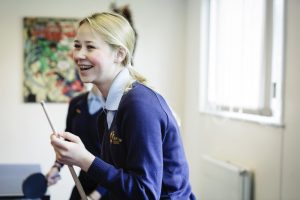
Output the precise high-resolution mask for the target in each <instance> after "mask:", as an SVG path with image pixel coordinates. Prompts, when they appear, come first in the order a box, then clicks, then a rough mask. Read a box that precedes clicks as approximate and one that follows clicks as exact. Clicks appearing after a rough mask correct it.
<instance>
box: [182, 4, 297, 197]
mask: <svg viewBox="0 0 300 200" xmlns="http://www.w3.org/2000/svg"><path fill="white" fill-rule="evenodd" d="M200 3H201V1H199V0H189V1H188V12H187V13H188V16H187V22H188V28H187V30H188V32H187V55H186V60H187V62H186V67H187V68H186V77H185V78H186V88H185V91H186V92H185V95H184V96H185V97H186V98H185V108H184V124H185V126H184V133H185V136H186V138H185V139H186V140H185V144H186V147H187V148H188V155H189V159H190V166H191V174H192V175H197V176H192V177H191V178H192V185H193V187H194V191H196V194H197V196H198V197H201V190H202V188H203V182H202V179H201V177H202V171H201V169H202V168H201V167H202V165H201V155H203V154H209V155H213V156H216V157H219V158H221V159H228V160H232V161H234V162H238V163H240V164H242V165H245V166H248V167H250V168H251V169H253V170H254V172H255V185H254V190H255V194H254V198H255V200H279V199H281V200H299V199H300V191H299V185H300V173H299V169H300V157H299V156H298V152H300V146H299V141H300V132H299V130H300V123H299V118H300V105H299V102H300V90H299V85H300V79H299V75H300V71H299V69H300V68H299V63H300V62H299V61H300V60H299V52H300V47H299V44H300V40H299V35H300V24H299V20H298V19H300V13H299V10H300V1H298V0H287V9H286V10H287V14H286V15H287V26H286V28H287V39H286V42H287V44H286V51H287V55H286V65H285V67H286V69H285V73H286V75H285V79H286V81H285V82H286V84H285V87H284V88H285V95H284V98H285V99H284V101H285V104H284V107H285V110H284V118H285V119H284V124H285V128H274V127H269V126H263V125H260V124H255V123H250V122H243V121H238V120H228V119H223V118H216V117H212V116H210V115H204V114H200V113H199V112H198V109H197V105H198V100H199V98H198V95H199V94H198V91H199V90H198V89H199V86H198V85H199V78H200V76H199V63H200V60H199V59H200V58H199V55H200V53H199V38H200V35H201V30H200V20H199V19H200V13H201V11H200Z"/></svg>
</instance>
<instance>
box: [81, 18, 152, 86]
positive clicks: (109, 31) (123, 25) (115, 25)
mask: <svg viewBox="0 0 300 200" xmlns="http://www.w3.org/2000/svg"><path fill="white" fill-rule="evenodd" d="M86 23H87V24H89V25H90V26H91V28H92V29H93V30H95V31H96V32H97V33H99V34H100V35H101V37H102V38H103V40H104V41H105V42H106V43H107V44H109V45H110V46H111V47H112V48H114V49H116V48H120V47H121V48H123V49H125V51H126V56H125V58H124V60H123V61H122V65H123V66H124V67H127V68H128V70H129V73H130V75H131V76H132V78H133V79H134V80H137V81H138V82H140V83H142V84H145V83H146V82H147V80H146V78H145V77H144V76H142V75H141V74H140V73H138V72H137V71H136V70H135V69H133V67H132V66H131V59H132V54H133V51H134V47H135V42H136V38H135V32H134V30H133V28H132V26H131V25H130V23H129V22H128V21H127V19H126V18H125V17H123V16H122V15H119V14H117V13H111V12H101V13H94V14H92V15H91V16H89V17H86V18H84V19H83V20H81V21H80V22H79V26H81V25H82V24H86Z"/></svg>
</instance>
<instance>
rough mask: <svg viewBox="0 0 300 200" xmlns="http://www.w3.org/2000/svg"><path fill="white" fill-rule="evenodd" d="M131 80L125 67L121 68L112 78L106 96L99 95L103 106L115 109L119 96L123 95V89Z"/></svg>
mask: <svg viewBox="0 0 300 200" xmlns="http://www.w3.org/2000/svg"><path fill="white" fill-rule="evenodd" d="M130 80H131V76H130V74H129V71H128V69H127V68H124V69H122V71H121V72H120V73H119V74H118V75H117V76H116V78H115V79H114V81H113V83H112V85H111V87H110V89H109V91H108V95H107V98H106V101H105V99H104V97H103V96H101V97H100V101H101V104H102V105H103V108H105V109H107V110H110V111H115V110H118V107H119V104H120V101H121V98H122V96H123V93H124V90H125V88H126V86H127V85H128V83H129V81H130Z"/></svg>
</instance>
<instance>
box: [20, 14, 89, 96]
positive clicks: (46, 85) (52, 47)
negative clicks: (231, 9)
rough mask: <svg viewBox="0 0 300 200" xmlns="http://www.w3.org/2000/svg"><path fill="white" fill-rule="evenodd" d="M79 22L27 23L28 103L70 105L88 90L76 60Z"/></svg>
mask: <svg viewBox="0 0 300 200" xmlns="http://www.w3.org/2000/svg"><path fill="white" fill-rule="evenodd" d="M77 21H78V20H77V19H72V18H71V19H69V18H40V17H31V18H30V17H26V18H24V19H23V35H24V80H23V100H24V102H39V101H42V100H43V101H45V102H68V101H69V100H70V99H71V98H72V97H74V96H76V95H78V94H79V93H82V92H83V91H84V90H85V88H84V86H83V84H82V82H81V81H80V79H79V76H78V73H77V70H76V67H75V64H74V61H73V59H72V46H73V39H74V37H75V31H76V27H77Z"/></svg>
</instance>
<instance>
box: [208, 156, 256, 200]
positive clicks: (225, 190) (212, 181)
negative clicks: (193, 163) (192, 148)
mask: <svg viewBox="0 0 300 200" xmlns="http://www.w3.org/2000/svg"><path fill="white" fill-rule="evenodd" d="M251 189H252V173H251V172H250V170H247V169H246V168H244V167H241V166H239V165H236V164H233V163H230V162H228V161H223V160H218V159H215V158H213V157H211V156H206V155H205V156H203V191H202V192H203V199H204V200H251V198H252V197H251V196H252V192H251Z"/></svg>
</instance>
